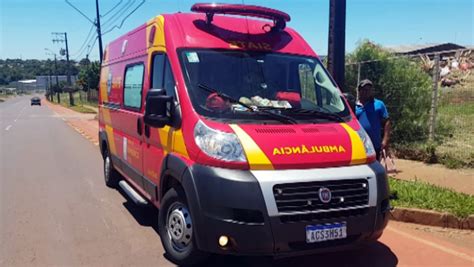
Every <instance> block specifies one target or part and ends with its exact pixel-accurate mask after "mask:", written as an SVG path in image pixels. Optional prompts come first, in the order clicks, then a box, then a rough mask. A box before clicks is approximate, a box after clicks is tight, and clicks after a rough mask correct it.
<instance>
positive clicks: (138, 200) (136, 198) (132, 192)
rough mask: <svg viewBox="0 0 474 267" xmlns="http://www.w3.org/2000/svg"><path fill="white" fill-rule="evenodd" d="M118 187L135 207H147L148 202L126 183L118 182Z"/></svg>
mask: <svg viewBox="0 0 474 267" xmlns="http://www.w3.org/2000/svg"><path fill="white" fill-rule="evenodd" d="M119 186H120V187H121V188H122V189H123V191H125V193H126V194H127V196H128V197H129V198H130V199H132V201H133V202H134V203H135V204H137V205H147V204H148V202H147V201H146V200H145V199H144V198H143V197H142V196H141V195H140V194H139V193H138V192H137V191H135V189H133V188H132V187H131V186H130V185H129V184H128V183H127V182H126V181H124V180H122V181H120V182H119Z"/></svg>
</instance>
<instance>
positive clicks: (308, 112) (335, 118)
mask: <svg viewBox="0 0 474 267" xmlns="http://www.w3.org/2000/svg"><path fill="white" fill-rule="evenodd" d="M259 108H260V109H262V108H264V109H265V110H269V109H274V110H282V111H291V112H293V113H294V114H298V115H306V116H314V117H319V118H325V119H330V120H333V121H338V122H344V121H345V120H344V119H343V118H342V117H341V116H339V115H337V114H336V113H329V112H324V111H319V110H314V109H304V108H278V107H259Z"/></svg>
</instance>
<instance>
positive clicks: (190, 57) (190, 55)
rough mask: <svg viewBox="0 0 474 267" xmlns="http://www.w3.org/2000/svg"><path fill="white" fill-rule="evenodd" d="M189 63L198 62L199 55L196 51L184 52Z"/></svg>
mask: <svg viewBox="0 0 474 267" xmlns="http://www.w3.org/2000/svg"><path fill="white" fill-rule="evenodd" d="M186 57H187V58H188V62H189V63H199V56H198V54H197V53H196V52H186Z"/></svg>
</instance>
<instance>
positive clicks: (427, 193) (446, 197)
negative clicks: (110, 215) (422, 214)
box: [389, 178, 474, 218]
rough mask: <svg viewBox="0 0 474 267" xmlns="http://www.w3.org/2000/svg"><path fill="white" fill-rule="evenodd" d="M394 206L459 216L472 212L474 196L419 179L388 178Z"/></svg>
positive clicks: (466, 215) (473, 210)
mask: <svg viewBox="0 0 474 267" xmlns="http://www.w3.org/2000/svg"><path fill="white" fill-rule="evenodd" d="M389 183H390V191H391V193H392V195H393V196H394V198H395V199H393V200H391V204H392V206H394V207H406V208H420V209H428V210H435V211H440V212H449V213H451V214H454V215H455V216H457V217H460V218H466V217H468V216H469V215H472V214H474V196H470V195H467V194H463V193H458V192H455V191H453V190H450V189H446V188H441V187H437V186H434V185H430V184H427V183H424V182H419V181H403V180H398V179H395V178H389Z"/></svg>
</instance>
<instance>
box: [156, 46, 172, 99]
mask: <svg viewBox="0 0 474 267" xmlns="http://www.w3.org/2000/svg"><path fill="white" fill-rule="evenodd" d="M151 86H152V87H151V88H155V89H165V91H166V95H169V96H175V90H174V86H175V80H174V77H173V72H172V71H171V65H170V63H169V61H168V58H167V57H166V54H156V55H154V57H153V76H152V80H151Z"/></svg>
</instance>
